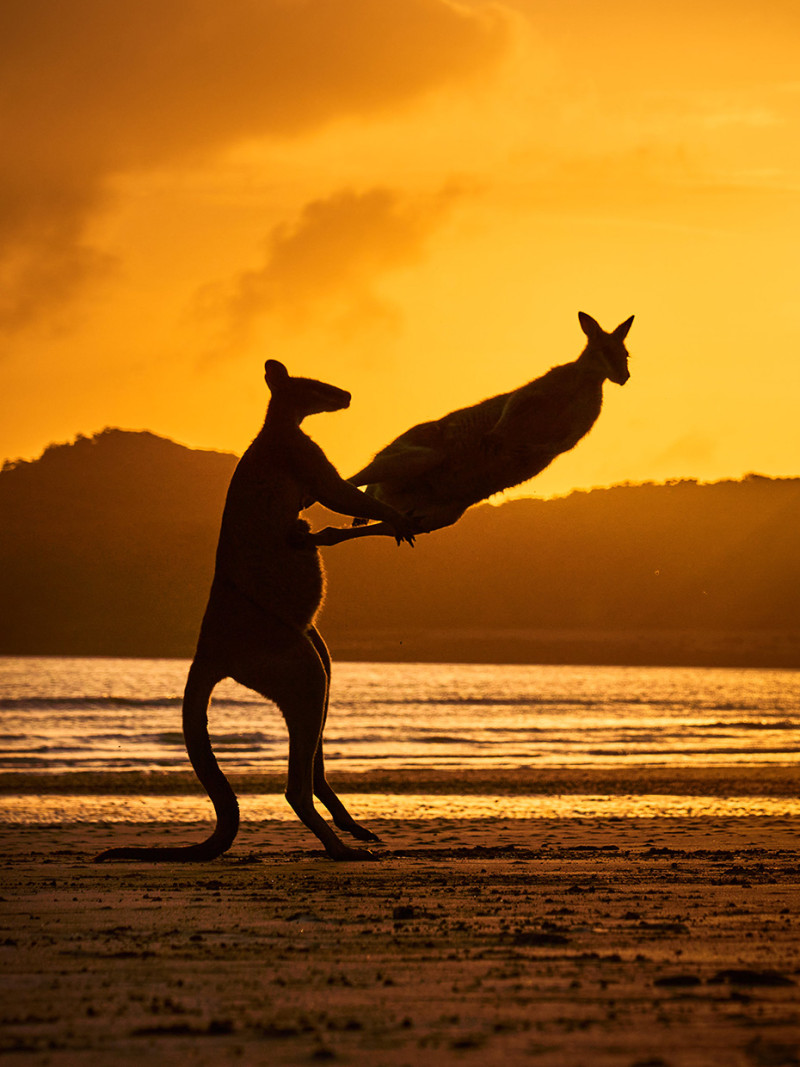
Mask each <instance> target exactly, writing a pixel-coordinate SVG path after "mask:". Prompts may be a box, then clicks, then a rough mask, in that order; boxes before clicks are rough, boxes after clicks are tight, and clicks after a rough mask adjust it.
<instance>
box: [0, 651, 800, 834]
mask: <svg viewBox="0 0 800 1067" xmlns="http://www.w3.org/2000/svg"><path fill="white" fill-rule="evenodd" d="M188 666H189V664H188V661H183V660H174V659H108V658H83V659H81V658H55V657H19V658H16V657H0V776H2V774H3V773H4V772H6V773H7V772H11V771H13V772H17V774H20V773H22V774H23V775H24V778H25V780H26V792H35V790H36V782H37V781H39V780H41V781H42V782H44V781H45V779H46V777H47V776H51V775H52V774H53V773H54V772H59V773H60V775H61V776H63V775H65V774H66V775H72V774H76V773H77V772H84V773H85V772H90V775H91V777H92V778H94V780H95V783H96V782H97V778H98V776H100V778H101V779H102V776H103V775H109V776H112V775H119V774H120V773H121V772H122V773H124V772H131V771H139V772H153V771H158V772H160V773H162V774H164V773H170V772H175V771H183V772H185V771H186V770H187V768H188V761H187V758H186V751H185V748H184V743H183V737H182V734H181V726H180V717H181V693H182V689H183V685H184V682H185V678H186V672H187V670H188ZM209 721H210V728H211V733H212V738H213V742H214V748H215V750H216V752H217V754H218V757H219V760H220V763H221V764H222V765H223V766H224V768H225V769H226V771H231V772H246V773H248V774H259V773H273V774H274V773H285V767H286V758H287V747H288V746H287V733H286V727H285V724H284V722H283V719H282V717H281V715H280V712H279V711H278V709H277V708H276V707H275V706H274V705H272V704H271V703H269V702H267V701H265V700H264V699H263V698H261V697H260V696H258V695H257V694H255V693H253V692H251V691H249V690H247V689H244V688H242V687H241V686H238V685H237V684H235V683H234V682H231V681H225V682H222V683H221V684H220V685H219V686H218V687H217V689H216V690H215V692H214V696H213V701H212V706H211V710H210V715H209ZM325 752H326V761H327V763H328V765H329V768H330V769H331V770H334V769H336V770H339V771H367V770H368V771H391V770H399V769H403V770H405V771H407V772H408V774H409V775H413V773H414V771H415V769H421V768H425V769H439V770H441V771H443V772H452V773H458V772H459V771H460V770H462V769H469V768H477V769H484V770H500V769H503V770H510V769H513V768H517V767H542V768H558V767H563V768H570V769H580V768H587V769H590V768H599V767H603V768H609V767H610V768H614V767H617V768H624V767H642V766H672V767H684V768H686V767H691V766H693V765H698V766H700V765H702V766H709V765H716V766H723V767H724V766H730V767H732V768H733V767H735V766H736V765H742V764H746V765H750V766H752V765H753V764H761V765H764V769H765V772H767V771H768V765H769V764H770V763H779V764H787V763H793V762H795V761H797V757H798V753H799V752H800V671H792V670H754V669H746V670H734V669H727V668H726V669H708V668H661V667H652V668H641V667H575V666H569V667H564V666H527V665H521V666H520V665H515V666H508V665H502V666H500V665H493V664H428V663H425V664H420V663H416V664H397V663H337V664H335V667H334V674H333V681H332V687H331V701H330V712H329V717H328V722H327V725H326V728H325ZM62 780H66V781H69V779H68V778H67V779H62ZM66 791H69V790H68V788H67V790H66ZM93 791H94V792H95V793H100V792H102V790H101V789H98V788H97V787H96V784H95V788H94V789H93ZM109 792H111V790H109ZM186 799H187V800H189V799H190V798H186ZM200 799H201V800H202V798H200ZM407 799H410V798H407ZM150 800H152V798H150ZM150 800H147V799H145V800H142V804H143V805H144V808H145V809H146V808H147V806H148V804H149V803H150ZM273 800H274V801H275V803H276V804H277V805H278V808H277V809H276V810H280V811H283V807H281V805H282V804H283V802H282V799H281V798H279V797H276V798H273ZM64 803H65V804H66V802H64ZM99 803H100V801H99V800H97V801H96V802H95V807H96V808H97V805H98V804H99ZM270 803H272V801H270ZM509 803H510V802H509ZM638 803H639V804H640V805H641V803H642V801H641V800H640V801H639V802H638ZM765 803H766V801H765ZM786 803H788V800H787V801H786V802H785V803H783V806H782V807H781V809H780V810H782V811H785V810H788V809H787V808H786ZM192 804H194V805H195V807H191V805H192ZM62 806H63V805H62ZM108 806H109V810H108V811H106V813H105V814H103V813H102V812H100V815H99V816H98V817H109V818H111V817H114V815H113V812H112V809H113V808H114V802H113V798H109V799H108ZM796 806H797V804H795V807H796ZM45 807H46V805H45ZM45 807H41V806H40V807H39V808H38V809H37V810H40V811H44V810H45ZM67 807H69V805H67ZM173 807H174V806H173ZM189 807H190V808H191V811H192V812H194V813H195V814H194V817H202V816H198V815H197V811H198V810H199V809H197V806H196V802H195V801H194V800H193V799H192V800H191V803H190V805H189ZM505 807H506V808H508V804H506V805H505ZM511 807H513V805H511ZM31 808H32V806H31V804H30V798H28V802H27V804H26V798H25V797H20V798H12V797H0V817H3V815H5V817H7V818H17V817H19V811H20V810H22V811H23V813H24V812H25V811H28V809H31ZM768 809H769V804H768V803H767V808H766V809H765V810H768ZM97 810H98V811H100V809H99V808H98V809H97ZM132 810H133V809H131V807H130V805H128V807H127V808H126V811H127V812H128V813H129V815H130V812H131V811H132ZM136 810H143V809H142V806H141V805H139V807H138V808H137V809H136ZM187 810H188V809H187ZM750 810H752V805H751V809H750ZM792 810H793V809H792ZM203 811H204V809H203ZM110 812H111V813H110ZM131 817H132V816H131ZM187 817H188V816H187Z"/></svg>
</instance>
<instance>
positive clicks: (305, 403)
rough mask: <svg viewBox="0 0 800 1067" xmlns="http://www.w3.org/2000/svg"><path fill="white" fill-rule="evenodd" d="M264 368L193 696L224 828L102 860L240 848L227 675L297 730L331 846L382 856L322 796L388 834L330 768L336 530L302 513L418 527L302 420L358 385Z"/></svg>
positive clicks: (192, 745) (298, 766) (297, 746)
mask: <svg viewBox="0 0 800 1067" xmlns="http://www.w3.org/2000/svg"><path fill="white" fill-rule="evenodd" d="M264 372H265V374H264V377H265V380H266V382H267V385H268V386H269V389H270V392H271V394H272V396H271V399H270V402H269V406H268V408H267V415H266V419H265V421H264V426H263V428H262V430H261V432H260V433H259V434H258V436H257V437H256V438H255V440H254V441H253V443H252V444H251V445H250V447H249V448H248V449H247V451H246V452H245V454H244V455H243V456H242V458H241V460H240V461H239V463H238V465H237V467H236V470H235V471H234V473H233V477H232V478H231V483H230V487H229V489H228V495H227V499H226V501H225V510H224V512H223V516H222V526H221V529H220V535H219V545H218V547H217V559H216V568H215V572H214V579H213V582H212V585H211V592H210V594H209V599H208V606H207V608H206V612H205V616H204V618H203V623H202V626H201V628H200V637H199V639H198V643H197V651H196V653H195V657H194V660H193V662H192V665H191V667H190V669H189V676H188V678H187V681H186V689H185V692H184V697H183V733H184V738H185V741H186V748H187V751H188V754H189V759H190V760H191V763H192V767H193V768H194V770H195V773H196V774H197V777H198V778H199V779H200V782H201V783H202V784H203V786H204V787H205V789H206V791H207V793H208V795H209V797H210V798H211V801H212V802H213V804H214V810H215V812H216V817H217V821H216V827H215V829H214V830H213V832H212V833H211V835H210V836H209V837H208V838H207V839H206V840H205V841H200V842H198V843H196V844H193V845H185V846H177V847H161V848H112V849H109V850H107V851H106V852H102V853H100V855H99V856H97V857H96V858H97V860H99V861H102V860H110V859H121V860H156V861H178V862H181V861H183V862H197V861H201V860H210V859H214V858H215V857H216V856H219V855H221V854H222V853H223V852H225V851H226V850H227V849H229V848H230V846H231V844H232V843H233V840H234V838H235V837H236V834H237V831H238V829H239V805H238V803H237V800H236V795H235V794H234V792H233V789H232V788H231V786H230V783H229V782H228V780H227V778H226V777H225V775H224V774H223V773H222V771H221V770H220V767H219V765H218V763H217V760H216V757H215V755H214V752H213V750H212V748H211V742H210V739H209V736H208V705H209V701H210V699H211V693H212V690H213V689H214V687H215V686H216V684H217V683H218V682H220V681H222V679H223V678H233V679H235V680H236V681H237V682H239V683H241V684H242V685H244V686H247V687H248V688H249V689H253V690H255V691H256V692H257V693H260V694H261V695H262V696H264V697H266V698H267V699H268V700H272V701H274V702H275V703H276V704H277V705H278V707H279V708H280V710H281V711H282V713H283V715H284V718H285V719H286V725H287V727H288V730H289V775H288V784H287V789H286V799H287V800H288V802H289V804H290V805H291V806H292V808H293V809H294V810H295V812H296V813H297V815H298V816H299V818H300V819H301V820H302V821H303V822H304V823H305V825H306V826H307V827H308V828H309V830H311V831H312V832H313V833H315V834H316V835H317V837H318V838H319V839H320V841H321V842H322V844H323V845H324V846H325V849H326V851H327V852H328V854H329V855H330V856H332V857H333V858H334V859H337V860H363V859H370V858H372V853H370V852H369V851H367V850H366V849H359V848H351V847H350V846H348V845H346V844H344V842H343V841H342V840H341V839H340V838H339V836H338V835H337V834H336V833H335V832H334V831H333V830H332V829H331V827H330V826H329V825H328V824H327V823H326V822H325V820H324V819H323V818H322V816H321V815H320V814H319V813H318V812H317V811H316V809H315V807H314V800H313V796H314V795H316V796H317V797H318V798H319V800H320V801H321V802H322V803H323V804H324V805H325V807H326V808H327V809H328V810H329V812H330V813H331V815H332V817H333V821H334V823H335V824H336V826H338V827H339V829H341V830H346V831H348V832H349V833H350V834H352V835H353V836H354V837H356V838H358V839H359V840H361V841H374V840H377V838H376V836H375V834H373V833H372V832H371V831H370V830H367V829H366V828H365V827H363V826H360V825H359V824H358V823H357V822H356V821H355V820H354V819H353V818H352V817H351V816H350V815H349V813H348V812H347V809H346V808H345V806H344V804H342V802H341V800H339V798H338V797H337V795H336V794H335V793H334V791H333V789H332V788H331V787H330V785H328V782H327V781H326V779H325V763H324V757H323V751H322V731H323V728H324V726H325V718H326V715H327V711H328V690H329V686H330V673H331V661H330V656H329V655H328V650H327V648H326V646H325V642H324V641H323V640H322V638H321V636H320V634H319V632H318V630H317V628H316V627H315V625H314V619H315V616H316V614H317V612H318V610H319V608H320V605H321V603H322V599H323V596H324V585H325V579H324V571H323V568H322V561H321V559H320V556H319V552H318V550H317V544H319V543H322V542H325V541H326V537H325V534H326V531H321V533H320V534H318V535H313V534H310V533H309V527H308V523H306V522H305V521H304V520H302V519H300V518H299V514H300V511H301V510H302V509H304V508H306V507H309V506H310V505H311V504H312V503H313V502H314V501H319V502H320V503H321V504H323V505H324V506H325V507H327V508H329V509H330V510H331V511H335V512H338V513H339V514H344V515H350V516H356V517H360V518H364V519H378V520H382V522H385V523H386V524H388V527H389V528H391V529H392V530H393V531H394V533H395V536H396V538H397V542H398V544H400V543H401V542H402V541H408V542H409V543H410V544H413V542H414V536H413V532H412V526H411V523H410V522H409V521H408V520H407V519H405V518H404V517H403V516H402V515H400V514H398V512H397V511H395V509H394V508H392V507H391V506H390V505H388V504H384V503H382V502H381V501H380V500H377V499H375V498H374V497H371V496H367V495H366V494H365V493H362V492H361V491H360V490H358V489H356V488H355V487H354V486H353V485H351V484H350V483H349V482H346V481H344V480H343V479H342V478H341V477H340V476H339V475H338V473H337V472H336V469H335V468H334V466H333V465H332V464H331V463H330V462H329V461H328V459H327V458H326V456H325V454H324V453H323V451H322V449H320V448H319V447H318V446H317V445H315V444H314V442H313V441H312V440H311V439H310V438H309V437H307V436H306V434H304V433H303V431H302V430H301V429H300V423H301V422H302V421H303V419H304V418H305V417H306V416H307V415H313V414H316V413H319V412H323V411H339V410H340V409H342V408H346V407H348V406H349V404H350V394H349V393H347V392H345V391H344V390H343V389H337V388H336V387H335V386H333V385H326V384H324V383H323V382H317V381H313V380H312V379H309V378H293V377H291V376H290V375H289V374H288V372H287V370H286V368H285V367H284V366H283V364H282V363H278V362H277V361H276V360H268V361H267V363H266V364H265V366H264ZM382 532H383V531H382ZM317 538H320V539H321V540H319V541H318V540H317Z"/></svg>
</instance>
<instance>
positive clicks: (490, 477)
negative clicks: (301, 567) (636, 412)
mask: <svg viewBox="0 0 800 1067" xmlns="http://www.w3.org/2000/svg"><path fill="white" fill-rule="evenodd" d="M578 319H579V321H580V325H581V328H582V330H583V332H584V333H585V334H586V337H587V341H588V343H587V345H586V347H585V348H584V350H583V351H582V352H581V354H580V355H579V356H578V358H577V359H576V360H574V361H573V362H572V363H565V364H563V365H561V366H558V367H553V368H552V369H551V370H549V371H548V372H547V374H544V375H543V376H542V377H541V378H537V379H535V380H534V381H532V382H529V383H528V384H527V385H523V386H521V387H520V388H519V389H516V390H514V391H513V392H510V393H502V394H500V395H499V396H493V397H490V398H489V399H488V400H483V401H481V403H479V404H475V405H474V406H473V407H468V408H461V409H460V410H458V411H452V412H450V414H449V415H445V416H444V417H443V418H441V419H438V420H437V421H435V422H423V423H420V424H419V425H417V426H413V427H412V428H411V429H410V430H406V432H405V433H404V434H401V435H400V437H398V438H396V439H395V440H394V441H392V442H391V444H389V445H387V446H386V447H385V448H384V449H382V450H381V451H380V452H379V453H378V454H377V455H376V456H375V458H374V459H373V460H372V461H371V462H370V463H368V464H367V466H366V467H364V468H363V470H360V471H359V472H358V474H355V475H353V477H352V478H350V479H349V481H350V482H352V483H353V485H364V486H366V487H367V488H366V493H367V494H368V495H369V496H371V497H374V499H376V500H381V501H383V503H385V504H390V505H391V506H392V507H394V508H396V509H397V510H398V511H402V512H403V513H404V514H406V515H408V516H409V517H411V518H413V520H414V523H415V527H416V530H417V533H428V532H430V531H431V530H439V529H441V528H443V527H445V526H452V524H453V523H454V522H456V521H457V520H458V519H460V518H461V516H462V515H463V514H464V512H465V511H466V510H467V508H469V507H471V506H472V505H473V504H477V503H478V502H479V501H481V500H485V499H486V498H487V497H490V496H492V495H493V494H494V493H499V492H502V491H503V490H504V489H510V488H511V487H512V486H515V485H520V484H521V483H522V482H526V481H527V480H528V479H529V478H533V477H534V475H536V474H539V472H540V471H543V470H544V469H545V467H547V466H548V465H549V464H550V463H552V462H553V460H554V459H555V458H556V456H558V455H560V454H561V453H562V452H568V451H569V450H570V449H571V448H574V447H575V445H576V444H577V443H578V441H580V439H581V438H582V437H585V436H586V434H587V433H588V432H589V430H591V428H592V426H594V424H595V422H596V421H597V418H598V416H599V415H600V409H601V407H602V404H603V383H604V382H605V380H606V379H609V380H610V381H612V382H615V383H616V384H617V385H624V384H625V382H626V381H627V380H628V378H629V377H630V375H629V372H628V353H627V351H626V349H625V345H624V343H623V342H624V340H625V337H626V336H627V333H628V331H629V330H630V328H631V324H632V322H633V316H631V317H630V318H629V319H626V321H625V322H623V323H621V324H620V325H619V326H617V328H616V329H615V330H613V331H612V332H611V333H606V332H605V331H604V330H603V329H602V328H601V327H600V326H599V325H598V324H597V322H595V320H594V319H593V318H592V317H591V315H586V314H584V313H583V312H582V311H581V312H579V313H578ZM364 522H365V520H363V519H360V518H357V519H356V521H355V522H354V523H353V527H355V528H351V529H345V530H328V531H325V534H324V535H325V537H326V539H325V543H326V544H338V543H339V542H341V541H345V540H349V539H350V538H352V537H361V536H365V535H372V534H375V535H382V534H388V533H391V532H392V528H391V527H390V526H387V525H386V524H384V523H373V524H370V525H364Z"/></svg>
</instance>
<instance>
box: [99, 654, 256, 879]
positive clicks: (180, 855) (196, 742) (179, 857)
mask: <svg viewBox="0 0 800 1067" xmlns="http://www.w3.org/2000/svg"><path fill="white" fill-rule="evenodd" d="M218 681H220V677H219V675H218V674H217V673H213V672H210V671H209V670H208V668H207V667H203V666H202V665H201V664H199V663H198V662H197V661H196V660H195V662H194V663H192V666H191V667H190V669H189V677H188V678H187V680H186V689H185V691H184V694H183V736H184V739H185V741H186V749H187V751H188V753H189V759H190V760H191V762H192V767H194V771H195V774H196V775H197V777H198V778H199V779H200V782H201V783H202V785H203V786H204V788H205V790H206V792H207V793H208V795H209V797H210V799H211V802H212V803H213V805H214V811H215V812H216V815H217V825H216V826H215V827H214V830H213V832H212V833H211V834H210V836H209V837H207V838H206V840H205V841H198V842H197V843H196V844H194V845H183V846H172V847H170V846H167V847H161V848H136V847H129V848H110V849H107V850H106V851H105V852H101V853H100V855H99V856H95V863H102V862H104V861H105V860H141V861H145V862H147V861H151V862H155V863H201V862H203V861H204V860H213V859H216V857H217V856H221V855H222V853H223V852H227V850H228V849H229V848H230V847H231V845H232V844H233V841H234V838H235V837H236V834H237V833H238V830H239V804H238V802H237V800H236V794H235V793H234V791H233V789H231V786H230V783H229V782H228V779H227V778H226V777H225V775H224V774H223V773H222V771H221V770H220V768H219V764H218V763H217V759H216V756H215V755H214V752H213V749H212V748H211V740H210V739H209V736H208V703H209V701H210V699H211V692H212V690H213V688H214V686H215V685H216V684H217V682H218Z"/></svg>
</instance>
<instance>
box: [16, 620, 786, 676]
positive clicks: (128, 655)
mask: <svg viewBox="0 0 800 1067" xmlns="http://www.w3.org/2000/svg"><path fill="white" fill-rule="evenodd" d="M321 631H322V634H323V636H324V637H325V640H326V642H327V644H328V646H329V649H330V652H331V655H332V657H333V661H334V669H335V666H336V663H337V662H348V663H430V664H434V663H436V664H493V665H501V666H502V665H528V666H563V667H576V666H579V667H583V666H585V667H634V668H636V667H667V668H671V667H675V668H681V667H684V668H689V669H691V668H709V669H722V670H725V669H732V670H799V669H800V629H757V630H752V629H731V630H717V629H702V628H697V629H675V628H672V629H660V628H658V627H652V628H644V627H643V628H640V629H625V628H620V629H607V628H602V629H590V628H580V627H574V628H532V627H515V628H502V627H498V628H495V629H493V630H481V629H475V628H465V627H412V626H408V627H405V628H403V629H394V628H390V627H380V626H370V627H360V626H358V625H348V627H347V628H346V629H342V628H341V627H339V626H328V625H327V624H326V622H325V619H324V615H323V617H322V620H321ZM193 655H194V643H193V640H191V639H189V640H187V641H186V642H185V643H184V644H181V645H180V647H177V646H174V645H169V646H167V645H161V646H157V645H152V644H150V643H149V642H148V643H145V644H141V645H136V646H131V645H126V644H120V645H119V646H118V647H114V648H109V647H107V646H104V645H96V644H94V645H93V644H92V643H88V644H80V645H71V644H64V645H59V646H56V645H53V644H50V645H47V646H40V647H38V648H36V647H34V648H31V647H29V646H26V647H25V648H22V647H16V646H14V645H13V644H11V645H9V644H6V645H5V646H4V647H3V648H2V649H0V657H6V658H14V659H19V658H25V657H36V658H50V659H54V658H55V659H58V658H68V659H179V660H180V659H185V660H187V663H188V662H189V661H191V659H192V656H193Z"/></svg>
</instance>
